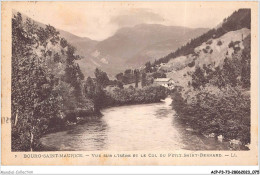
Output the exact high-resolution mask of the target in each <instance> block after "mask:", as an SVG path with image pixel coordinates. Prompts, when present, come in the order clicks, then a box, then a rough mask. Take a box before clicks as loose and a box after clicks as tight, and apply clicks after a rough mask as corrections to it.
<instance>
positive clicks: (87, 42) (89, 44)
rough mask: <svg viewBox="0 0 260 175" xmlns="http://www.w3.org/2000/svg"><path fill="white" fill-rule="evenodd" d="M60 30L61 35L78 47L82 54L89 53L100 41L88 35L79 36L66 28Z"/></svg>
mask: <svg viewBox="0 0 260 175" xmlns="http://www.w3.org/2000/svg"><path fill="white" fill-rule="evenodd" d="M58 31H59V32H60V36H61V37H63V38H65V39H66V40H67V41H69V42H70V43H71V44H72V45H73V46H75V47H76V48H77V50H78V52H79V54H80V55H88V54H89V53H90V51H92V50H93V48H94V47H95V46H96V44H97V43H98V41H95V40H92V39H90V38H87V37H79V36H76V35H74V34H72V33H70V32H67V31H64V30H58Z"/></svg>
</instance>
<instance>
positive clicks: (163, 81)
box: [154, 78, 175, 89]
mask: <svg viewBox="0 0 260 175" xmlns="http://www.w3.org/2000/svg"><path fill="white" fill-rule="evenodd" d="M154 83H155V84H158V85H161V86H163V87H166V88H168V89H173V88H174V84H175V82H174V81H173V80H172V79H171V78H157V79H155V80H154Z"/></svg>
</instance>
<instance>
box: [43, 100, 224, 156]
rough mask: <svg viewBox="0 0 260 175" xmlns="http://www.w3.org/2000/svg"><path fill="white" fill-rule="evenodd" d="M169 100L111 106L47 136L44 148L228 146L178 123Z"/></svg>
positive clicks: (79, 149) (184, 147)
mask: <svg viewBox="0 0 260 175" xmlns="http://www.w3.org/2000/svg"><path fill="white" fill-rule="evenodd" d="M170 104H171V99H170V98H167V99H165V100H164V101H162V102H161V103H154V104H142V105H131V106H121V107H113V108H108V109H105V110H102V113H103V115H104V116H103V117H101V118H99V119H95V120H91V121H89V122H87V123H85V124H83V125H78V126H75V127H74V128H73V129H71V130H69V131H63V132H56V133H53V134H48V135H46V136H44V137H43V138H41V142H42V144H43V145H46V146H48V147H55V148H56V149H58V150H77V151H94V150H115V151H134V150H180V149H189V150H222V149H225V150H227V149H228V146H227V145H228V144H226V143H221V142H219V141H217V140H215V139H214V138H206V137H203V136H201V135H198V134H196V133H194V132H191V131H187V130H186V127H184V126H183V125H181V124H180V123H178V121H177V120H176V118H175V112H174V111H173V110H172V108H171V106H170Z"/></svg>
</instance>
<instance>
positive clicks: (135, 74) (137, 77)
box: [134, 69, 140, 88]
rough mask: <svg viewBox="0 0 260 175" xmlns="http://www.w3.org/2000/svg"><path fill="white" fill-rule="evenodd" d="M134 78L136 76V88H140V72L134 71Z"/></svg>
mask: <svg viewBox="0 0 260 175" xmlns="http://www.w3.org/2000/svg"><path fill="white" fill-rule="evenodd" d="M134 76H135V88H138V82H139V76H140V72H139V70H138V69H135V70H134Z"/></svg>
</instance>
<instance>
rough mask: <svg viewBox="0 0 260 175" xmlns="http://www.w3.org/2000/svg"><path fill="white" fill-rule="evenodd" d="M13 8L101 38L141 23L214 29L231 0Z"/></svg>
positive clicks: (23, 4)
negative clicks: (218, 0)
mask: <svg viewBox="0 0 260 175" xmlns="http://www.w3.org/2000/svg"><path fill="white" fill-rule="evenodd" d="M12 7H13V9H15V10H16V11H20V12H21V13H24V14H26V15H27V16H29V17H31V18H33V19H34V20H36V21H38V22H41V23H44V24H50V25H52V26H54V27H56V28H58V29H62V30H65V31H68V32H70V33H73V34H75V35H78V36H81V37H88V38H90V39H93V40H104V39H106V38H108V37H110V36H112V35H113V34H114V33H115V32H116V31H117V30H118V29H120V28H122V27H131V26H135V25H137V24H141V23H147V24H162V25H167V26H185V27H190V28H213V27H216V26H217V25H218V24H220V23H221V22H222V21H223V19H224V18H226V17H228V16H230V15H231V14H232V13H233V12H234V11H235V10H237V8H236V7H234V6H233V5H232V3H226V4H225V7H223V4H221V3H216V2H215V3H214V4H213V3H210V2H206V3H205V2H204V3H202V2H201V3H199V2H188V3H187V2H15V3H13V4H12Z"/></svg>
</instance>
